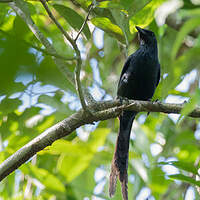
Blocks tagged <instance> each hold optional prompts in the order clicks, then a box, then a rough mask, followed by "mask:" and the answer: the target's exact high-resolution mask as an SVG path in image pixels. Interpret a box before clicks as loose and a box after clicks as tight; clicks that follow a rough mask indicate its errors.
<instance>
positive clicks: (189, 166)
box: [158, 161, 198, 175]
mask: <svg viewBox="0 0 200 200" xmlns="http://www.w3.org/2000/svg"><path fill="white" fill-rule="evenodd" d="M158 164H159V165H172V166H174V167H177V168H178V169H181V170H184V171H187V172H190V173H193V174H197V175H198V168H196V167H194V163H188V162H183V161H170V162H159V163H158Z"/></svg>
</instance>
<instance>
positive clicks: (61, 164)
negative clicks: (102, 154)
mask: <svg viewBox="0 0 200 200" xmlns="http://www.w3.org/2000/svg"><path fill="white" fill-rule="evenodd" d="M109 132H110V130H109V129H106V128H97V129H96V130H95V131H94V132H93V133H91V135H90V137H89V140H88V142H87V144H86V143H85V142H82V141H80V140H78V141H77V142H76V143H75V142H74V141H71V142H70V141H66V140H57V141H56V142H54V143H53V145H52V146H51V147H50V148H49V150H48V151H49V153H52V154H61V156H60V158H59V161H58V169H59V171H60V172H61V173H62V174H63V175H64V176H65V177H66V179H67V181H68V182H71V181H72V180H73V179H74V178H76V177H77V176H78V175H80V174H81V173H82V172H83V171H84V170H85V169H86V168H87V167H88V166H89V164H90V161H91V160H92V158H93V157H94V155H95V153H96V152H97V150H98V147H100V146H102V145H103V144H104V142H105V139H106V136H107V134H108V133H109Z"/></svg>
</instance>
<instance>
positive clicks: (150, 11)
mask: <svg viewBox="0 0 200 200" xmlns="http://www.w3.org/2000/svg"><path fill="white" fill-rule="evenodd" d="M164 1H165V0H154V1H151V2H150V3H148V4H147V5H146V6H145V7H144V8H143V9H141V10H140V11H138V12H137V13H136V14H135V15H134V16H133V17H131V18H130V21H129V27H130V32H131V33H134V32H136V29H135V26H136V25H137V26H141V27H146V26H148V25H149V24H150V23H151V22H152V21H153V19H154V13H155V11H156V9H157V8H158V7H159V6H160V5H161V4H162V3H163V2H164Z"/></svg>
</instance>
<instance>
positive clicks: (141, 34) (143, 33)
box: [135, 26, 157, 46]
mask: <svg viewBox="0 0 200 200" xmlns="http://www.w3.org/2000/svg"><path fill="white" fill-rule="evenodd" d="M135 28H136V29H137V30H138V38H139V41H140V44H141V45H148V46H154V45H157V41H156V36H155V34H154V32H152V31H149V30H146V29H142V28H140V27H138V26H136V27H135Z"/></svg>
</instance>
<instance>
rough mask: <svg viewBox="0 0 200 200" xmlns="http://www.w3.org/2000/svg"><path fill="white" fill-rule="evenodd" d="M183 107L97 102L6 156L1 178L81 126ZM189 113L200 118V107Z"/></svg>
mask: <svg viewBox="0 0 200 200" xmlns="http://www.w3.org/2000/svg"><path fill="white" fill-rule="evenodd" d="M183 107H184V104H169V103H160V102H148V101H133V100H131V101H129V103H127V102H125V103H124V104H122V105H121V103H120V101H119V100H113V101H102V102H97V103H96V104H95V105H91V106H89V109H90V110H93V111H95V112H94V114H93V115H92V116H91V115H90V114H88V112H86V111H85V110H83V109H81V110H79V111H78V112H76V113H74V114H73V115H71V116H70V117H68V118H66V119H64V120H63V121H61V122H59V123H57V124H55V125H54V126H52V127H51V128H49V129H47V130H46V131H44V132H43V133H42V134H40V135H39V136H37V137H36V138H35V139H33V140H32V141H30V142H29V143H28V144H26V145H25V146H23V147H22V148H21V149H19V150H18V151H17V152H15V153H14V154H13V155H11V156H10V157H9V158H7V160H5V161H4V162H3V163H2V164H1V165H0V181H1V180H3V179H4V178H5V177H6V176H8V175H9V174H10V173H11V172H13V171H14V170H16V169H17V168H19V167H20V166H21V165H22V164H24V163H25V162H26V161H27V160H29V159H30V158H31V157H32V156H33V155H35V154H36V153H37V152H39V151H41V150H42V149H44V148H45V147H47V146H50V145H51V144H52V143H53V142H54V141H56V140H58V139H60V138H62V137H64V136H67V135H69V134H70V133H72V132H73V131H74V130H75V129H77V128H78V127H80V126H82V125H85V124H92V123H93V122H97V121H102V120H107V119H110V118H115V117H117V116H118V115H119V114H120V113H121V112H122V111H123V110H134V111H137V112H143V111H145V112H163V113H174V114H180V112H181V110H182V109H183ZM189 116H190V117H194V118H197V117H200V107H197V108H196V109H195V110H193V111H192V112H191V113H190V114H189Z"/></svg>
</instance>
